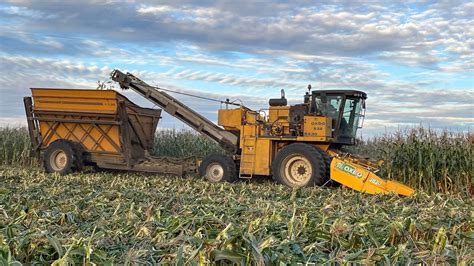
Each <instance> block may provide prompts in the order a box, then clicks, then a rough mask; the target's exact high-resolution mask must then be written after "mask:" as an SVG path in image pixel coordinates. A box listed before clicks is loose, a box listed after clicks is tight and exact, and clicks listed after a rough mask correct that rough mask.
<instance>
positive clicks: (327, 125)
mask: <svg viewBox="0 0 474 266" xmlns="http://www.w3.org/2000/svg"><path fill="white" fill-rule="evenodd" d="M303 132H304V133H303V135H304V136H305V137H324V138H329V137H331V118H329V117H325V116H309V115H305V116H304V128H303Z"/></svg>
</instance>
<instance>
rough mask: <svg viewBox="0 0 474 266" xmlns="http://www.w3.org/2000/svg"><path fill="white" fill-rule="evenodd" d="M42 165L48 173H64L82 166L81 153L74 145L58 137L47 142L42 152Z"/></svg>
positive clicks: (77, 169) (78, 169)
mask: <svg viewBox="0 0 474 266" xmlns="http://www.w3.org/2000/svg"><path fill="white" fill-rule="evenodd" d="M43 166H44V169H45V170H46V172H48V173H58V174H60V175H66V174H69V173H72V172H74V171H80V170H81V168H82V158H81V153H80V152H79V151H78V149H77V148H76V147H75V145H74V144H73V143H72V142H70V141H67V140H63V139H59V140H56V141H54V142H53V143H51V144H49V146H48V148H46V151H45V152H44V154H43Z"/></svg>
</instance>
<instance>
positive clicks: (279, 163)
mask: <svg viewBox="0 0 474 266" xmlns="http://www.w3.org/2000/svg"><path fill="white" fill-rule="evenodd" d="M321 151H322V150H321V149H319V148H318V147H316V146H312V145H309V144H306V143H295V144H290V145H288V146H286V147H284V148H283V149H282V150H281V151H280V152H278V153H277V155H276V157H275V160H274V161H273V163H272V173H273V179H274V180H275V181H276V182H278V183H280V184H282V185H286V186H288V187H296V188H298V187H309V186H314V185H317V186H321V185H323V184H324V183H326V181H327V180H328V179H327V168H326V167H327V164H326V163H327V162H326V161H325V159H324V158H323V155H322V153H321Z"/></svg>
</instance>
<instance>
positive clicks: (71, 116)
mask: <svg viewBox="0 0 474 266" xmlns="http://www.w3.org/2000/svg"><path fill="white" fill-rule="evenodd" d="M31 91H32V96H33V97H32V98H31V97H25V98H24V104H25V110H26V115H27V118H28V129H29V134H30V138H31V140H32V145H33V151H35V152H36V153H38V154H40V153H41V154H42V155H43V156H42V158H43V164H44V167H45V169H46V170H47V171H48V172H58V173H62V174H65V173H69V172H73V171H78V170H81V168H82V167H83V166H84V165H96V166H98V167H100V168H109V169H123V170H136V171H148V172H160V173H171V174H178V175H182V174H184V173H185V172H186V171H187V170H190V171H194V169H192V168H193V164H192V163H191V164H190V163H189V162H187V164H186V165H184V164H182V163H179V162H177V161H176V160H172V159H169V158H160V157H152V156H150V155H149V152H148V151H149V150H150V149H151V148H152V145H153V140H154V135H155V130H156V127H157V125H158V121H159V119H160V115H161V110H160V109H150V108H142V107H139V106H137V105H136V104H134V103H132V102H131V101H130V100H128V99H127V98H126V97H125V96H123V95H121V94H120V93H118V92H116V91H113V90H102V91H99V90H84V89H46V88H33V89H31Z"/></svg>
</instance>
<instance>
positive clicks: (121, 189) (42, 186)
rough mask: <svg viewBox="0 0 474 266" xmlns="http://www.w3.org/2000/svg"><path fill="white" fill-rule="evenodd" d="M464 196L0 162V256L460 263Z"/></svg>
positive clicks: (468, 237) (468, 234) (468, 245)
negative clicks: (66, 171)
mask: <svg viewBox="0 0 474 266" xmlns="http://www.w3.org/2000/svg"><path fill="white" fill-rule="evenodd" d="M473 201H474V200H473V198H472V197H470V196H466V195H464V196H463V195H461V194H456V195H450V194H425V193H423V192H420V193H418V194H416V195H415V196H414V197H411V198H404V197H399V196H396V195H385V196H383V195H377V196H373V195H368V194H363V193H358V192H355V191H351V190H348V189H344V188H318V187H314V188H306V189H300V190H291V189H289V188H287V187H283V186H280V185H276V184H274V183H273V182H271V181H269V180H261V181H260V182H257V181H252V182H237V183H234V184H211V183H208V182H206V181H203V180H201V179H197V178H178V177H163V176H158V175H144V174H140V173H126V172H114V173H110V172H99V173H96V172H92V171H89V172H84V173H79V174H72V175H67V176H58V175H50V174H45V173H43V171H41V170H38V169H36V168H30V169H24V170H22V169H19V168H18V167H16V168H15V167H12V166H2V167H1V168H0V262H1V263H15V262H19V263H23V264H35V263H40V264H50V263H58V264H61V263H63V264H67V263H70V264H87V265H90V263H96V264H104V263H109V262H113V263H118V264H155V263H160V262H174V263H177V264H179V265H183V264H200V263H204V264H208V263H236V264H250V263H252V264H259V265H267V264H277V263H295V262H301V263H316V264H320V263H323V262H326V263H327V262H329V263H331V262H332V263H341V264H342V263H347V262H358V263H362V264H372V263H391V264H414V263H423V264H425V263H426V264H442V263H445V264H458V265H469V264H470V263H473V261H474V255H473V254H474V242H473V241H474V231H473V229H474V223H473V221H474V219H473V218H474V212H473V208H472V206H474V202H473Z"/></svg>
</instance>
